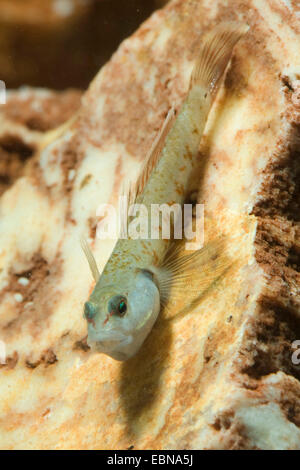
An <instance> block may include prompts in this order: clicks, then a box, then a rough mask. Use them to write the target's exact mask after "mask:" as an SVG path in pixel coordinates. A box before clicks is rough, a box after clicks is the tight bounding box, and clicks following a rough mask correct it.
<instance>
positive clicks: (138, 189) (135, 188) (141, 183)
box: [128, 108, 175, 206]
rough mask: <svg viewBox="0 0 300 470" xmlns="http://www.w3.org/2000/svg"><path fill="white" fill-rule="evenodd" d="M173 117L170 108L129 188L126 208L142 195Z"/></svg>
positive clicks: (173, 114)
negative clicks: (136, 177) (137, 175)
mask: <svg viewBox="0 0 300 470" xmlns="http://www.w3.org/2000/svg"><path fill="white" fill-rule="evenodd" d="M174 116H175V110H174V108H171V109H170V110H169V112H168V114H167V117H166V119H165V121H164V123H163V125H162V128H161V130H160V131H159V133H158V135H157V136H156V138H155V139H154V142H153V144H152V147H151V149H150V151H149V153H148V155H147V157H146V159H145V163H144V165H143V167H142V171H141V173H140V175H139V177H138V179H137V181H136V182H135V183H134V184H133V185H132V186H131V187H130V188H129V192H128V193H129V194H128V206H130V205H131V204H134V203H135V202H136V200H137V198H138V197H139V196H140V195H141V194H142V193H143V191H144V189H145V186H146V184H147V183H148V181H149V178H150V176H151V173H152V171H153V170H154V168H155V167H156V165H157V163H158V161H159V158H160V155H161V151H162V149H163V146H164V143H165V140H166V137H167V135H168V133H169V131H170V129H171V126H172V123H173V118H174Z"/></svg>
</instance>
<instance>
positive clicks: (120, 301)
mask: <svg viewBox="0 0 300 470" xmlns="http://www.w3.org/2000/svg"><path fill="white" fill-rule="evenodd" d="M108 312H109V313H110V314H111V315H118V316H119V317H124V315H125V314H126V312H127V299H126V297H124V296H122V295H116V296H115V297H112V298H111V299H110V301H109V302H108Z"/></svg>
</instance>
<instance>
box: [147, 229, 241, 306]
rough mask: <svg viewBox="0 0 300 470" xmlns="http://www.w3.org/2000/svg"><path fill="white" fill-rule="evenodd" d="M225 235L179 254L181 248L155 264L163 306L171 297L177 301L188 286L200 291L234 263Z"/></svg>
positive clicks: (194, 291)
mask: <svg viewBox="0 0 300 470" xmlns="http://www.w3.org/2000/svg"><path fill="white" fill-rule="evenodd" d="M224 249H225V239H224V237H219V238H217V239H215V240H212V241H211V242H209V243H207V244H206V245H205V246H204V247H203V248H202V249H201V250H198V251H194V252H193V253H191V254H188V255H180V254H179V256H178V251H179V250H178V249H175V251H173V252H171V253H170V255H169V256H168V255H167V257H166V258H165V260H164V262H163V264H162V265H161V266H160V267H159V268H153V271H154V273H155V277H156V279H157V283H158V288H159V291H160V296H161V303H162V306H165V305H166V304H167V303H168V301H169V299H171V300H174V301H176V300H177V299H180V298H182V297H183V296H184V295H185V294H184V292H186V291H187V290H188V292H189V293H190V294H191V295H192V296H195V295H197V296H198V295H200V294H201V293H202V292H204V291H205V290H206V289H207V288H208V287H209V286H210V285H211V284H212V282H214V281H215V280H216V279H217V278H218V277H220V275H221V274H222V273H224V272H225V271H226V270H227V269H228V268H229V267H230V266H231V265H232V260H230V258H229V257H228V256H226V255H225V254H224Z"/></svg>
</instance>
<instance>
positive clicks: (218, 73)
mask: <svg viewBox="0 0 300 470" xmlns="http://www.w3.org/2000/svg"><path fill="white" fill-rule="evenodd" d="M246 31H247V27H246V26H245V25H241V24H235V23H226V24H223V25H220V26H219V27H217V28H216V29H215V30H214V31H211V32H210V33H209V34H208V35H207V37H206V38H205V39H204V40H203V42H202V44H201V45H200V48H199V49H200V50H199V57H198V60H197V61H196V63H195V66H194V70H193V73H192V77H191V80H190V87H189V91H188V94H187V97H186V99H185V101H184V103H183V104H182V106H181V108H180V110H179V112H178V114H177V115H176V116H175V112H174V110H171V111H170V112H169V113H168V116H167V119H166V121H165V123H164V126H163V127H162V130H161V132H160V134H159V135H158V137H157V139H156V141H155V142H154V145H153V147H152V149H151V151H150V154H149V156H148V158H147V159H146V164H145V166H144V168H143V171H142V172H141V175H140V177H139V178H138V180H137V183H136V186H135V189H134V191H133V201H134V202H135V203H138V204H142V205H143V207H144V208H145V209H146V212H145V214H146V215H145V217H146V218H147V219H148V222H149V227H150V224H151V220H150V218H151V207H153V204H158V205H161V204H167V205H169V206H171V205H173V204H179V205H181V206H182V205H183V203H184V201H185V199H186V197H187V194H188V190H189V182H190V178H191V175H192V173H193V171H194V170H195V169H196V167H197V165H198V162H197V158H198V150H199V145H200V141H201V138H202V135H203V131H204V127H205V124H206V121H207V117H208V114H209V111H210V109H211V106H212V103H213V100H214V97H215V95H216V92H217V90H218V88H219V85H220V83H221V79H222V76H223V74H224V71H225V68H226V66H227V64H228V62H229V60H230V57H231V54H232V50H233V47H234V45H235V44H236V43H237V41H238V40H239V39H240V37H241V36H243V34H244V33H245V32H246ZM129 220H134V217H131V218H129ZM158 230H159V235H160V236H159V237H158V238H156V239H154V238H151V237H150V236H149V237H148V238H146V239H133V238H131V236H130V233H129V236H128V238H125V239H123V238H120V239H119V240H118V241H117V243H116V246H115V248H114V251H113V253H112V255H111V256H110V258H109V260H108V262H107V264H106V266H105V268H104V270H103V272H102V274H101V276H100V275H99V273H98V271H97V268H96V263H95V261H94V259H93V257H92V254H91V252H90V251H89V249H88V247H87V246H86V245H85V246H84V250H85V252H86V254H87V257H88V259H89V262H90V266H91V269H92V272H93V273H94V278H95V280H96V286H95V288H94V290H93V292H92V294H91V296H90V298H89V300H88V302H86V303H85V307H84V310H85V314H84V315H85V318H86V319H87V322H88V342H89V344H90V345H91V346H92V347H93V349H95V350H96V351H98V352H102V353H105V354H108V355H109V356H111V357H113V358H114V359H117V360H126V359H128V358H130V357H131V356H133V355H134V354H136V353H137V351H138V350H139V348H140V347H141V345H142V343H143V342H144V340H145V338H146V337H147V335H148V334H149V332H150V331H151V329H152V327H153V325H154V323H155V321H156V319H157V316H158V314H159V312H160V310H161V307H162V305H163V304H164V303H165V302H166V301H167V297H168V293H169V291H170V288H171V286H172V285H173V286H174V285H175V287H177V288H178V289H184V288H188V286H189V273H190V272H191V271H192V269H195V267H197V266H201V264H203V263H207V262H209V260H211V259H212V258H214V257H213V256H211V255H212V252H214V250H218V249H219V248H220V243H217V244H216V246H209V247H204V249H203V250H200V251H198V252H194V253H192V254H191V255H189V256H186V257H185V258H184V259H177V260H176V257H175V258H174V256H173V258H172V255H171V257H168V256H167V254H168V250H169V248H170V243H171V242H170V241H169V240H166V239H162V237H161V233H162V226H161V221H160V222H159V226H158Z"/></svg>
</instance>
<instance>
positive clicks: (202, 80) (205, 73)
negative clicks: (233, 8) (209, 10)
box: [190, 22, 249, 97]
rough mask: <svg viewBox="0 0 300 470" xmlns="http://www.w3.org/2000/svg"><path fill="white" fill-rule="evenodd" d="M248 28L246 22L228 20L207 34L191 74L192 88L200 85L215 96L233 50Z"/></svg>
mask: <svg viewBox="0 0 300 470" xmlns="http://www.w3.org/2000/svg"><path fill="white" fill-rule="evenodd" d="M248 29H249V26H248V25H246V24H244V23H236V22H226V23H221V24H220V25H219V26H217V27H216V28H214V29H213V30H211V31H210V32H209V33H207V34H206V35H205V37H204V40H203V42H202V44H201V46H200V51H199V54H198V59H197V61H196V63H195V65H194V69H193V72H192V75H191V81H190V89H191V88H193V87H194V85H200V86H202V87H203V88H205V89H208V90H209V92H210V94H211V96H212V97H214V96H215V94H216V92H217V90H218V88H219V85H220V81H221V78H222V76H223V73H224V71H225V69H226V66H227V64H228V62H229V60H230V57H231V54H232V50H233V48H234V46H235V44H236V43H237V42H238V41H239V39H240V38H241V37H242V36H243V35H244V34H245V33H246V32H247V31H248Z"/></svg>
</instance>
